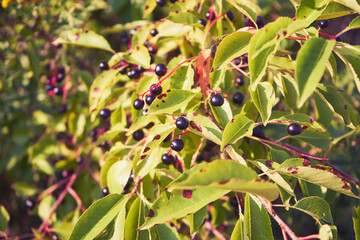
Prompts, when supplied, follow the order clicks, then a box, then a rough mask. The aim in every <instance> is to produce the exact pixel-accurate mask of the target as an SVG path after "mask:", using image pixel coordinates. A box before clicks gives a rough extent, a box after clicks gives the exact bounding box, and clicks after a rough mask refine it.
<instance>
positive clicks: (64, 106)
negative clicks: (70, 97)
mask: <svg viewBox="0 0 360 240" xmlns="http://www.w3.org/2000/svg"><path fill="white" fill-rule="evenodd" d="M66 111H67V107H66V105H61V106H60V107H59V113H66Z"/></svg>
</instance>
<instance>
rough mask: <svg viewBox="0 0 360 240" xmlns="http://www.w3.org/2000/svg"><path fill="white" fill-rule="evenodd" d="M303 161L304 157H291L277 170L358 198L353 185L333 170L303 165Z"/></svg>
mask: <svg viewBox="0 0 360 240" xmlns="http://www.w3.org/2000/svg"><path fill="white" fill-rule="evenodd" d="M303 163H304V159H300V158H294V159H289V160H286V161H285V162H284V163H282V164H281V165H280V166H279V167H277V168H276V169H275V171H276V172H278V173H283V174H286V175H288V176H291V177H296V178H300V179H302V180H305V181H308V182H311V183H314V184H316V185H319V186H323V187H326V188H329V189H332V190H334V191H336V192H340V193H343V194H345V195H348V196H351V197H354V198H358V197H357V196H356V195H354V193H353V192H352V191H351V185H350V184H349V183H348V182H347V181H345V180H344V179H342V178H341V177H340V175H339V174H336V173H334V172H333V170H331V169H329V168H325V167H323V166H311V165H309V166H303Z"/></svg>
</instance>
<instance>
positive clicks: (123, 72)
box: [119, 67, 128, 74]
mask: <svg viewBox="0 0 360 240" xmlns="http://www.w3.org/2000/svg"><path fill="white" fill-rule="evenodd" d="M127 71H128V68H127V67H122V68H121V69H120V71H119V73H120V74H126V72H127Z"/></svg>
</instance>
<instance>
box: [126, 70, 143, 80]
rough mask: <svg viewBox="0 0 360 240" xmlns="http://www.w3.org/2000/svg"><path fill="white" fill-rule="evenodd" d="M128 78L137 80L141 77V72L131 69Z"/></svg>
mask: <svg viewBox="0 0 360 240" xmlns="http://www.w3.org/2000/svg"><path fill="white" fill-rule="evenodd" d="M127 76H128V77H129V78H131V79H137V78H139V77H140V72H139V71H138V70H136V69H131V70H130V71H128V72H127Z"/></svg>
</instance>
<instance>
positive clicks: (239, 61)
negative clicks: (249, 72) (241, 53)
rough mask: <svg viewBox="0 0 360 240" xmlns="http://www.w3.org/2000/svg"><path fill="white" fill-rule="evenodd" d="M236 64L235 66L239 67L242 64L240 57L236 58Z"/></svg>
mask: <svg viewBox="0 0 360 240" xmlns="http://www.w3.org/2000/svg"><path fill="white" fill-rule="evenodd" d="M234 63H235V65H239V64H240V63H241V59H240V58H239V57H238V58H235V59H234Z"/></svg>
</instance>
